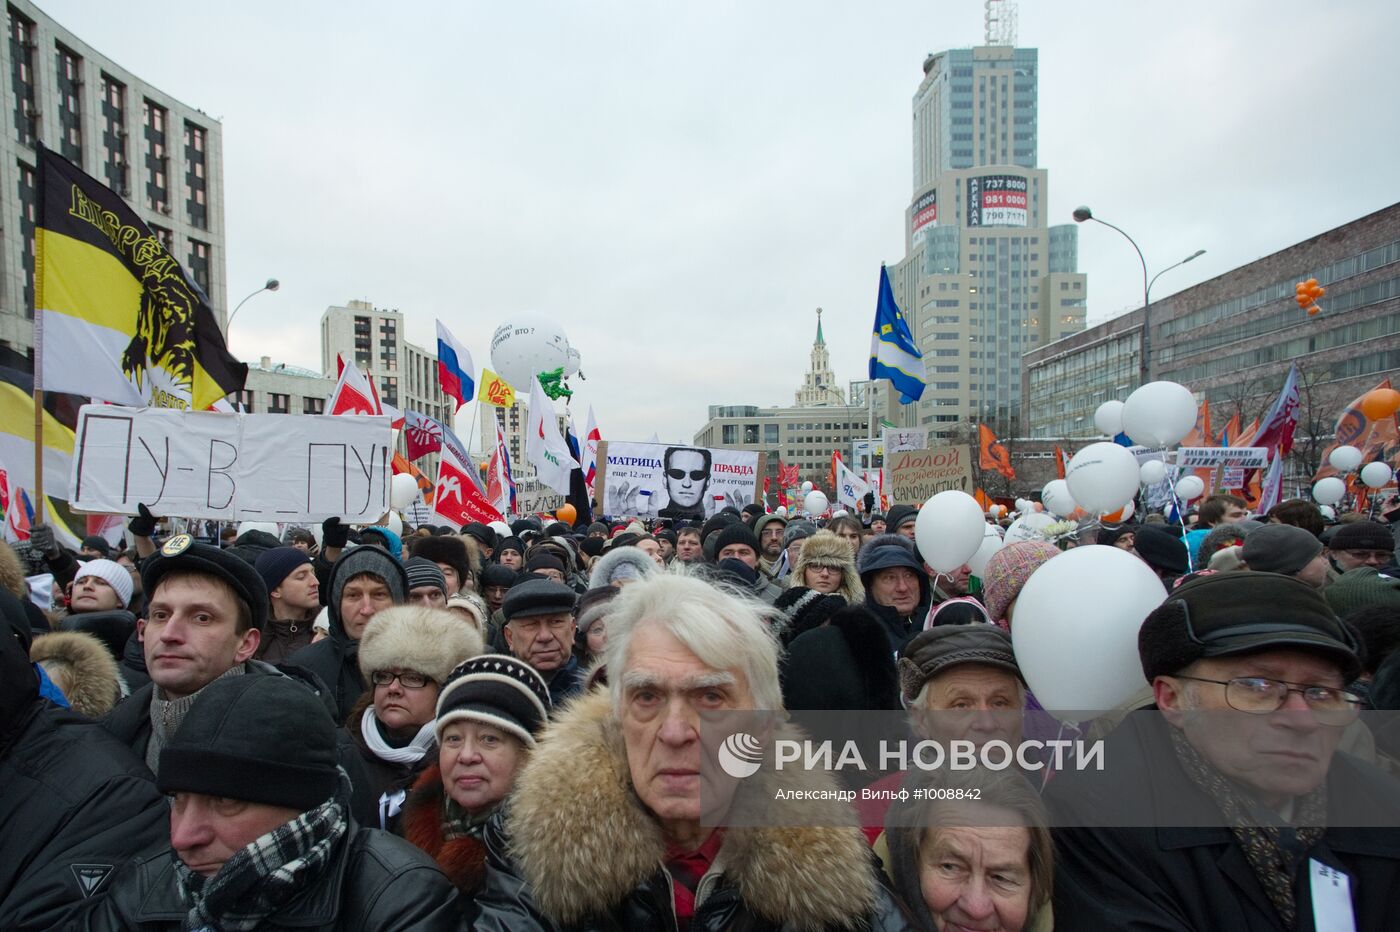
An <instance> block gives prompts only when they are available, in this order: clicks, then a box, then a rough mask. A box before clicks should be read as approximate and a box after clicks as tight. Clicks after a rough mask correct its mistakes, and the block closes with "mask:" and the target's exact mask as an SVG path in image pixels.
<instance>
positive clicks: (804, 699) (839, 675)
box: [781, 535, 899, 711]
mask: <svg viewBox="0 0 1400 932" xmlns="http://www.w3.org/2000/svg"><path fill="white" fill-rule="evenodd" d="M833 536H834V535H833ZM837 541H838V544H839V545H840V546H842V547H845V546H846V543H845V541H842V540H840V539H839V538H838V539H837ZM807 592H808V593H810V594H811V595H810V596H809V599H810V601H806V600H804V601H803V602H799V603H798V604H797V605H795V606H794V607H793V608H794V611H793V615H794V619H793V623H792V625H790V626H789V628H788V631H787V632H784V636H785V639H786V641H787V643H786V649H785V651H784V654H783V659H782V663H781V680H782V688H783V705H784V707H786V708H788V709H791V710H794V711H796V710H820V709H826V710H852V711H854V710H866V711H881V710H896V709H898V708H899V684H898V676H897V674H896V672H895V664H894V652H893V651H892V650H891V649H890V642H889V637H888V636H887V635H886V634H885V630H884V626H883V625H882V624H881V623H880V619H879V618H877V617H875V615H874V614H873V613H872V612H871V611H870V610H869V609H868V608H866V607H865V606H864V605H862V604H861V603H859V602H857V603H854V604H843V603H842V602H841V601H840V600H839V598H837V597H836V596H831V595H827V596H822V595H821V594H820V593H817V592H815V591H814V590H810V589H809V590H807Z"/></svg>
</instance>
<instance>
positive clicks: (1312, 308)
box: [1308, 304, 1322, 317]
mask: <svg viewBox="0 0 1400 932" xmlns="http://www.w3.org/2000/svg"><path fill="white" fill-rule="evenodd" d="M1320 310H1322V308H1320V307H1318V306H1317V305H1316V304H1314V305H1312V306H1310V307H1309V308H1308V316H1309V317H1312V316H1313V315H1314V314H1316V313H1317V312H1318V311H1320Z"/></svg>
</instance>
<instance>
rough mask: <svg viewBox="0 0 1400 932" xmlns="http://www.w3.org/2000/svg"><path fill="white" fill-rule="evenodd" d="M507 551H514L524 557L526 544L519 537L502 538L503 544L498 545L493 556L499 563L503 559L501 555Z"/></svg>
mask: <svg viewBox="0 0 1400 932" xmlns="http://www.w3.org/2000/svg"><path fill="white" fill-rule="evenodd" d="M507 550H514V551H515V552H516V553H518V554H520V555H521V556H522V557H523V556H525V542H524V541H523V540H521V539H520V538H518V537H503V538H501V542H500V543H499V544H497V545H496V549H495V551H494V552H493V553H492V554H491V556H492V557H493V558H494V559H495V560H497V561H499V560H500V559H501V554H503V553H505V552H506V551H507Z"/></svg>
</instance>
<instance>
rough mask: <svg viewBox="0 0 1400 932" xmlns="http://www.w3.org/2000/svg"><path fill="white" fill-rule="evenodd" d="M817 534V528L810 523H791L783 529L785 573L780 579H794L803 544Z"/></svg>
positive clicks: (799, 521)
mask: <svg viewBox="0 0 1400 932" xmlns="http://www.w3.org/2000/svg"><path fill="white" fill-rule="evenodd" d="M815 533H817V526H816V525H815V524H813V523H812V522H810V521H801V520H798V521H789V522H788V526H787V527H786V528H784V529H783V572H782V573H781V574H780V579H782V580H784V581H786V580H790V579H791V578H792V568H793V567H794V566H796V565H797V556H798V554H800V553H801V552H802V542H803V541H805V540H806V539H807V538H809V537H811V536H812V535H813V534H815Z"/></svg>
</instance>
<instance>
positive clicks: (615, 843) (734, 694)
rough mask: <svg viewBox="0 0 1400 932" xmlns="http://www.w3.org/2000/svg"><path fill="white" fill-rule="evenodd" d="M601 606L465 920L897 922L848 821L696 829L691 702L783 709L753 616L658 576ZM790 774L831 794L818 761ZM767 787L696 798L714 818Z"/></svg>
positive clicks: (739, 924)
mask: <svg viewBox="0 0 1400 932" xmlns="http://www.w3.org/2000/svg"><path fill="white" fill-rule="evenodd" d="M615 604H616V608H615V610H614V611H613V612H612V614H611V615H610V616H609V619H608V620H609V636H608V645H607V650H606V654H605V659H606V662H607V666H608V670H609V678H608V683H609V691H608V692H606V693H605V692H603V691H596V692H594V693H590V694H589V695H587V696H585V697H583V698H581V699H579V700H578V701H576V702H575V703H574V704H573V705H572V706H570V707H569V708H567V709H565V710H563V712H562V713H561V714H560V715H559V717H558V718H557V720H556V721H554V722H553V723H552V724H551V725H550V726H549V727H548V728H547V729H546V731H545V733H544V735H543V737H542V738H541V739H540V743H539V747H538V748H537V749H536V750H535V752H534V753H533V754H532V755H531V757H530V760H529V762H528V763H527V764H526V765H525V768H524V770H523V771H522V773H521V774H520V777H519V779H518V780H517V782H516V788H515V793H514V795H513V797H512V800H511V804H510V807H509V811H508V814H507V815H506V817H505V818H504V819H503V820H501V821H499V822H498V821H494V820H493V821H492V822H490V823H488V825H487V829H486V832H485V836H484V840H485V843H486V847H487V865H488V866H487V875H486V882H485V886H484V887H483V889H482V890H481V892H480V893H479V894H478V895H477V897H476V902H475V904H474V908H473V909H472V912H471V915H470V917H469V918H470V919H471V920H472V923H473V927H474V928H476V929H536V928H544V929H554V928H581V927H592V926H593V925H595V924H597V923H599V921H600V920H599V918H598V917H605V919H604V920H603V921H604V922H605V923H606V925H607V927H608V928H610V929H615V930H639V932H640V930H655V929H658V928H677V927H680V928H689V929H695V930H700V929H721V928H724V929H737V928H743V929H752V930H777V929H780V928H782V929H836V928H863V927H872V926H873V927H874V928H877V929H897V928H902V927H903V922H902V920H901V919H900V918H899V913H898V908H897V907H896V906H895V904H894V902H893V901H892V900H891V899H890V897H889V895H888V894H887V893H886V892H885V890H884V888H883V886H882V885H881V884H880V883H879V882H878V881H877V879H876V877H875V874H874V871H873V870H872V864H871V861H870V855H869V851H868V849H867V848H866V845H865V842H864V839H863V837H862V836H861V834H860V832H859V830H857V829H856V828H854V827H843V828H829V827H814V826H808V827H783V828H764V827H755V828H745V829H742V830H740V829H735V830H733V831H724V830H723V829H715V828H714V823H715V820H710V819H706V820H705V822H704V825H705V826H708V827H702V820H701V794H702V791H701V776H700V770H701V754H702V749H701V744H700V717H699V713H700V711H701V710H707V711H711V712H721V711H724V710H743V709H773V710H778V709H780V708H781V700H780V696H779V687H778V649H777V644H776V641H775V640H774V638H773V635H772V634H771V633H770V631H769V626H768V624H767V622H766V620H765V618H764V613H765V612H766V610H764V609H762V607H761V606H760V605H759V604H758V603H755V602H753V601H752V600H748V599H739V598H735V597H733V596H731V595H728V594H726V593H724V592H722V591H720V590H719V589H717V588H715V587H713V586H711V585H709V584H707V583H706V582H704V581H703V580H700V579H698V578H693V577H688V576H680V575H670V574H667V575H662V576H657V577H653V578H651V579H647V580H645V581H643V582H640V583H638V584H636V585H634V586H628V587H627V588H626V589H624V590H622V593H621V594H620V595H619V596H618V597H617V600H616V603H615ZM797 779H800V781H801V783H802V789H804V790H806V791H811V792H815V793H830V792H834V790H835V785H834V784H833V783H832V781H831V779H830V778H829V777H828V776H826V775H825V774H824V773H822V772H819V771H807V772H804V773H802V774H801V776H800V777H799V778H797ZM773 790H774V788H773V786H772V785H771V784H770V781H769V780H768V779H767V778H764V779H761V780H752V779H751V780H750V781H746V782H743V783H742V784H740V783H720V784H717V785H716V786H715V787H713V788H712V789H711V790H708V791H707V792H711V794H712V796H714V797H717V798H713V799H711V800H710V802H711V803H712V804H713V806H712V811H715V812H718V813H721V814H720V815H718V816H717V817H716V819H717V820H719V821H720V822H721V824H722V819H723V815H722V813H723V812H724V811H725V810H727V809H728V808H729V807H728V806H725V805H724V802H723V800H724V799H726V798H727V799H730V800H736V801H737V800H738V799H739V797H738V796H737V795H731V794H739V793H750V794H756V796H752V797H750V798H755V799H756V798H762V799H764V800H765V803H764V804H765V805H769V806H772V805H774V804H773V803H771V802H767V800H771V798H772V796H773ZM720 794H724V795H723V796H721V795H720ZM561 801H562V802H561ZM731 804H732V803H731ZM565 839H567V842H568V843H562V842H563V840H565ZM707 874H709V876H708V877H707V876H706V875H707ZM701 878H704V884H703V885H702V884H701V883H700V881H701ZM706 894H708V895H706Z"/></svg>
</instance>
